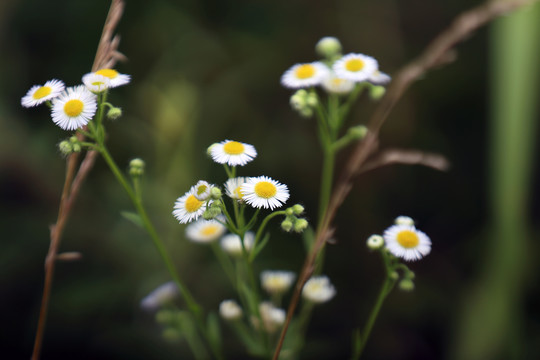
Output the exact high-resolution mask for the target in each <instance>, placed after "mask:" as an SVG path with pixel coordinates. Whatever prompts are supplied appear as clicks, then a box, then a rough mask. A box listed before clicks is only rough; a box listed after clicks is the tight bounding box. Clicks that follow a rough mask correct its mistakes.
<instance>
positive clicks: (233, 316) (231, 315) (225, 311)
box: [219, 300, 243, 320]
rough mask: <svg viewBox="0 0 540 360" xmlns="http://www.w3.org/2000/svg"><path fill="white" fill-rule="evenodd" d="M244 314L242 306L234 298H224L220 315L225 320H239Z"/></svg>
mask: <svg viewBox="0 0 540 360" xmlns="http://www.w3.org/2000/svg"><path fill="white" fill-rule="evenodd" d="M242 314H243V311H242V308H241V307H240V305H238V303H237V302H236V301H234V300H223V301H222V302H221V303H220V304H219V315H221V317H222V318H224V319H225V320H238V319H240V318H241V317H242Z"/></svg>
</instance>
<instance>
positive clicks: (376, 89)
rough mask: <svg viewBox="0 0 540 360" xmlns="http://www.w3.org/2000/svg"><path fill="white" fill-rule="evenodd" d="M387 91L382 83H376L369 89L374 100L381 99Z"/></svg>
mask: <svg viewBox="0 0 540 360" xmlns="http://www.w3.org/2000/svg"><path fill="white" fill-rule="evenodd" d="M385 93H386V88H385V87H384V86H380V85H374V86H372V87H371V88H370V90H369V97H370V98H371V99H372V100H379V99H380V98H382V97H383V96H384V94H385Z"/></svg>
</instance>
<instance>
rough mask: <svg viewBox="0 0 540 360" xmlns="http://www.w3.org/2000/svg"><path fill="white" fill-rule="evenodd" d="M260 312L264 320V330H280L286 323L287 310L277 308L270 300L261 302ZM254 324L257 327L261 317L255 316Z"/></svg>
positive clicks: (271, 331) (270, 331)
mask: <svg viewBox="0 0 540 360" xmlns="http://www.w3.org/2000/svg"><path fill="white" fill-rule="evenodd" d="M259 313H260V314H261V318H262V321H263V326H264V330H266V331H267V332H269V333H273V332H275V331H276V330H278V329H279V328H280V327H281V325H283V324H284V323H285V318H286V315H287V313H286V312H285V310H283V309H280V308H277V307H275V306H274V304H272V303H271V302H269V301H265V302H262V303H260V304H259ZM252 320H253V324H254V325H255V327H258V325H259V319H257V318H253V319H252Z"/></svg>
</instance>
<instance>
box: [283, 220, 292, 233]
mask: <svg viewBox="0 0 540 360" xmlns="http://www.w3.org/2000/svg"><path fill="white" fill-rule="evenodd" d="M292 227H293V223H292V221H290V220H288V219H285V220H283V222H282V223H281V228H282V229H283V230H285V231H286V232H289V231H291V229H292Z"/></svg>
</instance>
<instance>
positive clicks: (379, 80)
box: [367, 70, 392, 85]
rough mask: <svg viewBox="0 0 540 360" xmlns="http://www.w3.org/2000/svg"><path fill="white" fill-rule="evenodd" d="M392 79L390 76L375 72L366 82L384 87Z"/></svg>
mask: <svg viewBox="0 0 540 360" xmlns="http://www.w3.org/2000/svg"><path fill="white" fill-rule="evenodd" d="M391 80H392V78H391V77H390V75H388V74H385V73H383V72H382V71H379V70H375V71H374V72H373V74H371V76H370V77H369V79H368V80H367V81H369V82H370V83H372V84H373V85H386V84H388V83H389V82H390V81H391Z"/></svg>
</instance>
